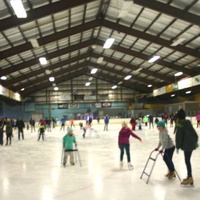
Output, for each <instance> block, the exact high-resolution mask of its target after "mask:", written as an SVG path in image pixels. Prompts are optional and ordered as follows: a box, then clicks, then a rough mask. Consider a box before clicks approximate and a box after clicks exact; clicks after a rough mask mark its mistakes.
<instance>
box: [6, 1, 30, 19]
mask: <svg viewBox="0 0 200 200" xmlns="http://www.w3.org/2000/svg"><path fill="white" fill-rule="evenodd" d="M10 4H11V6H12V8H13V10H14V11H15V14H16V15H17V17H18V18H26V17H27V14H26V11H25V9H24V6H23V4H22V2H21V0H11V1H10Z"/></svg>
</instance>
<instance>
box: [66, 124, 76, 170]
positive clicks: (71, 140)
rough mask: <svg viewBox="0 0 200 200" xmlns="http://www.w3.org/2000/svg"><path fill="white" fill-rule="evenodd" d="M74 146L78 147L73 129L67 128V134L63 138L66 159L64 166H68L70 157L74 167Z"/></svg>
mask: <svg viewBox="0 0 200 200" xmlns="http://www.w3.org/2000/svg"><path fill="white" fill-rule="evenodd" d="M74 145H75V147H76V146H77V143H76V137H75V136H74V134H73V130H72V128H70V127H68V128H67V134H66V135H65V136H64V137H63V150H64V159H63V166H64V167H65V166H66V163H67V159H68V156H69V158H70V164H71V165H74V151H73V150H74Z"/></svg>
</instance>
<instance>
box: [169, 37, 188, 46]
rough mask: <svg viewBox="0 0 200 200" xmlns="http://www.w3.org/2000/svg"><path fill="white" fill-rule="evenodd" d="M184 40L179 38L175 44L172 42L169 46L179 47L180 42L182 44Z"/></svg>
mask: <svg viewBox="0 0 200 200" xmlns="http://www.w3.org/2000/svg"><path fill="white" fill-rule="evenodd" d="M184 40H185V38H179V39H178V40H176V41H175V42H173V43H172V44H171V46H173V47H175V46H177V45H179V44H180V43H181V42H183V41H184Z"/></svg>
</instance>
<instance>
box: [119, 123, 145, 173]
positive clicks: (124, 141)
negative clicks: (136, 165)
mask: <svg viewBox="0 0 200 200" xmlns="http://www.w3.org/2000/svg"><path fill="white" fill-rule="evenodd" d="M130 136H132V137H134V138H136V139H138V140H139V141H140V142H141V141H142V139H141V138H140V137H139V136H137V135H136V134H135V133H133V132H132V130H131V129H130V128H129V127H128V126H127V123H126V122H122V128H121V130H120V131H119V136H118V145H119V149H120V168H122V167H123V157H124V150H125V151H126V155H127V161H128V168H129V169H130V170H132V169H133V165H132V164H131V156H130V143H129V137H130Z"/></svg>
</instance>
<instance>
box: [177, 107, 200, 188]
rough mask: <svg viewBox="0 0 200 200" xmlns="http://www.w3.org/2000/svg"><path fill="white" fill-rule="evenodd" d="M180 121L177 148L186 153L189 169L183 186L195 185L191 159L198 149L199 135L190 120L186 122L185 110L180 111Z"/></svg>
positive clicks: (186, 162)
mask: <svg viewBox="0 0 200 200" xmlns="http://www.w3.org/2000/svg"><path fill="white" fill-rule="evenodd" d="M177 116H178V119H177V124H176V132H175V134H176V135H175V138H176V148H177V150H179V149H182V150H183V152H184V158H185V165H186V168H187V178H185V179H183V180H182V182H181V185H188V184H190V185H193V184H194V180H193V176H192V166H191V162H190V160H191V157H192V152H193V150H195V149H196V148H197V147H198V135H197V133H196V131H195V130H194V127H193V126H192V123H191V121H190V120H186V119H185V117H186V114H185V111H184V110H183V109H180V110H179V111H178V114H177Z"/></svg>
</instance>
